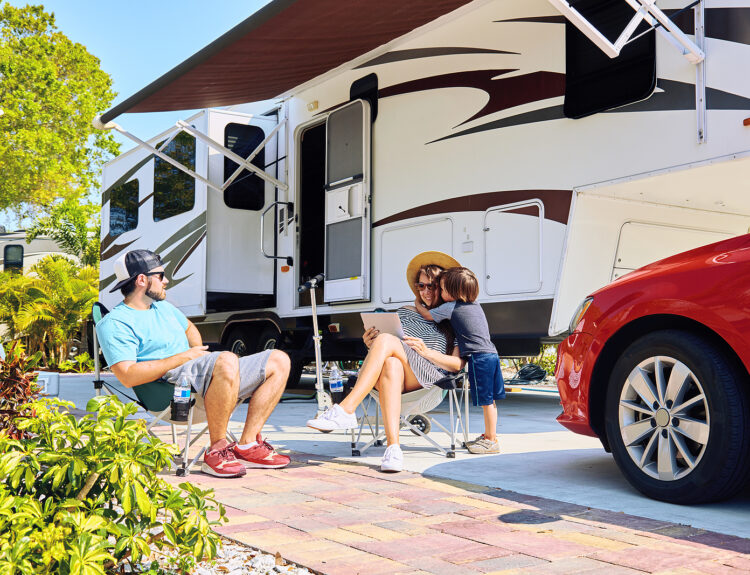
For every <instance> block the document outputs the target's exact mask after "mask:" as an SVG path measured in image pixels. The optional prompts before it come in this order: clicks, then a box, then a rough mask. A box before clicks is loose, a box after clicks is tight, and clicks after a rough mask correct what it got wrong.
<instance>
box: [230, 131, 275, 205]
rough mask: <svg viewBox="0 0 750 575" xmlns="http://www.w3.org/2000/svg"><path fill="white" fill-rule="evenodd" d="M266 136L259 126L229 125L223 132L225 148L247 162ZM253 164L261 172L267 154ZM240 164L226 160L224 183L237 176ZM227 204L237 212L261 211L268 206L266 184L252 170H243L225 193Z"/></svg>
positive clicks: (256, 158)
mask: <svg viewBox="0 0 750 575" xmlns="http://www.w3.org/2000/svg"><path fill="white" fill-rule="evenodd" d="M263 138H265V134H264V133H263V130H262V129H261V128H259V127H257V126H245V125H242V124H227V126H226V128H224V146H225V147H226V148H228V149H230V150H232V151H233V152H234V153H235V154H237V155H239V156H242V157H243V158H247V157H248V156H249V155H250V154H251V153H252V152H253V150H255V148H257V147H258V145H259V144H260V143H261V142H262V141H263ZM252 164H253V165H254V166H258V167H259V168H260V169H265V166H266V150H265V148H264V149H262V150H261V151H260V152H258V154H257V155H256V156H255V157H254V158H253V161H252ZM238 166H239V164H237V163H236V162H233V161H232V160H230V159H229V158H227V157H226V156H225V157H224V181H225V182H226V181H227V179H228V178H229V177H230V176H231V175H232V174H233V173H234V171H235V170H236V169H237V167H238ZM224 203H225V204H226V205H227V206H228V207H230V208H235V209H238V210H262V209H263V206H264V205H265V203H266V182H265V180H263V179H261V178H259V177H258V176H256V175H255V174H253V173H252V172H250V171H249V170H243V171H242V172H240V175H239V176H237V178H236V179H235V180H234V182H232V185H231V186H229V187H228V188H227V189H226V190H224Z"/></svg>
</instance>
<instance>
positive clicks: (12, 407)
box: [0, 342, 41, 439]
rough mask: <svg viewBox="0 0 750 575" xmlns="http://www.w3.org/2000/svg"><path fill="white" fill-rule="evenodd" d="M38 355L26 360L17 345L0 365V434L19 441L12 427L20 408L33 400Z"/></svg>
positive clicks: (25, 356)
mask: <svg viewBox="0 0 750 575" xmlns="http://www.w3.org/2000/svg"><path fill="white" fill-rule="evenodd" d="M40 357H41V354H39V353H37V354H36V355H34V356H32V357H28V356H27V355H26V354H25V353H24V352H23V348H22V346H21V345H20V344H19V343H18V342H13V343H12V344H11V346H10V348H9V349H8V356H7V358H6V360H5V361H0V434H2V433H6V434H7V435H8V436H9V437H12V438H15V439H19V438H20V437H21V435H22V432H21V431H20V430H19V429H18V428H16V426H15V418H16V417H17V416H18V414H19V413H20V408H21V406H23V405H24V404H26V403H28V402H29V401H31V400H33V399H36V398H37V396H38V393H39V387H38V386H37V384H36V379H37V374H36V373H35V372H34V371H33V369H34V368H35V367H36V366H37V364H38V363H39V359H40Z"/></svg>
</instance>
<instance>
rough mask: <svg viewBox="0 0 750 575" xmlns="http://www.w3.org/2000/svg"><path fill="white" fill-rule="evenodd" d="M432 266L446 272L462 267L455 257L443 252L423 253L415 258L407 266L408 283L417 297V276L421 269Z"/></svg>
mask: <svg viewBox="0 0 750 575" xmlns="http://www.w3.org/2000/svg"><path fill="white" fill-rule="evenodd" d="M430 265H432V266H440V267H441V268H443V269H444V270H447V269H448V268H456V267H460V266H461V264H460V263H458V262H457V261H456V260H455V259H454V258H453V257H451V256H449V255H448V254H444V253H443V252H422V253H421V254H417V255H416V256H414V258H413V259H412V260H411V261H410V262H409V265H408V266H406V281H407V282H408V284H409V287H410V288H411V291H413V292H414V295H415V296H416V297H419V291H418V290H417V288H416V287H414V284H415V283H417V279H418V278H417V274H418V273H419V270H420V269H422V268H423V267H425V266H430Z"/></svg>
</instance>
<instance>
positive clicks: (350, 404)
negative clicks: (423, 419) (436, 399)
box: [340, 333, 419, 413]
mask: <svg viewBox="0 0 750 575" xmlns="http://www.w3.org/2000/svg"><path fill="white" fill-rule="evenodd" d="M389 357H392V358H395V359H397V360H398V361H399V362H400V363H401V366H402V367H403V370H404V376H405V381H406V382H409V385H413V383H414V382H415V381H416V380H417V378H416V377H415V375H414V372H413V371H412V370H411V367H409V360H408V359H407V358H406V352H405V351H404V346H403V344H402V343H401V340H400V339H398V338H397V337H396V336H394V335H390V334H388V333H381V334H380V335H379V336H378V337H377V338H376V339H375V342H374V343H373V344H372V347H371V348H370V351H369V352H368V354H367V357H366V358H365V361H364V363H363V364H362V369H360V370H359V375H358V376H357V383H356V384H355V385H354V387H353V388H352V390H351V391H350V392H349V395H347V396H346V397H345V398H344V400H343V401H342V402H341V404H340V405H341V407H342V408H343V409H344V411H346V412H347V413H354V411H355V410H356V409H357V406H358V405H359V404H360V403H362V401H363V400H364V398H365V397H367V394H368V393H370V391H371V390H372V388H373V387H375V384H376V383H377V381H378V379H380V374H381V373H382V372H383V368H384V367H385V362H386V360H387V359H388V358H389ZM417 385H419V384H418V383H417Z"/></svg>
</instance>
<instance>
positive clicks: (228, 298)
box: [206, 110, 279, 311]
mask: <svg viewBox="0 0 750 575" xmlns="http://www.w3.org/2000/svg"><path fill="white" fill-rule="evenodd" d="M277 124H278V121H277V117H276V115H275V114H274V115H271V116H264V115H260V116H257V115H253V116H251V115H248V114H240V113H237V112H229V111H220V110H212V111H210V112H209V126H208V136H209V137H210V138H211V140H213V141H214V142H218V143H219V144H221V145H222V146H223V147H224V148H226V149H227V150H230V151H231V152H233V153H234V154H236V155H237V156H240V157H242V158H248V157H249V156H250V155H251V154H252V153H253V152H254V151H255V152H256V153H255V156H254V157H253V158H252V160H251V161H250V163H251V164H252V165H253V166H255V167H256V168H259V169H260V170H262V171H264V172H265V173H266V174H268V175H270V176H272V177H274V178H278V176H279V174H278V164H277V162H276V159H277V155H278V154H277V149H278V148H277V134H275V133H273V131H274V128H276V126H277ZM269 136H271V137H270V139H268V141H267V142H265V145H263V146H262V147H261V145H262V144H263V143H264V140H266V139H267V138H268V137H269ZM259 147H260V149H258V148H259ZM208 165H209V169H208V173H209V178H210V179H211V181H212V182H216V183H217V184H219V185H223V186H224V189H223V191H221V192H220V191H217V190H210V191H209V194H208V245H207V248H208V253H207V258H206V270H207V274H206V308H207V311H230V310H239V309H258V308H264V307H270V306H273V305H274V297H275V296H274V265H275V260H273V259H269V258H267V257H265V256H264V255H263V253H262V251H261V247H262V246H261V238H260V229H261V218H262V217H263V212H264V210H265V209H266V208H267V207H268V206H271V205H272V204H273V202H274V201H276V195H277V189H276V187H275V186H274V184H273V183H272V182H271V181H268V180H266V179H263V178H261V177H260V176H259V175H258V174H256V173H253V172H251V171H249V170H248V169H243V170H242V171H241V172H239V174H237V173H236V172H237V168H238V167H239V164H238V163H236V162H235V161H233V160H232V159H231V158H230V157H228V156H227V155H226V154H223V153H220V152H219V151H218V150H215V149H209V158H208ZM232 176H235V177H234V179H233V180H231V178H232ZM227 182H230V183H229V184H228V185H227ZM275 214H276V212H275V210H274V211H273V212H272V213H271V212H269V213H268V214H267V215H266V216H265V217H266V221H265V227H264V228H263V234H264V238H263V244H264V245H265V247H266V249H267V250H269V251H270V250H274V251H275V245H276V244H275V242H276V235H275V230H276V228H277V225H276V224H277V222H276V221H274V218H275Z"/></svg>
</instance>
